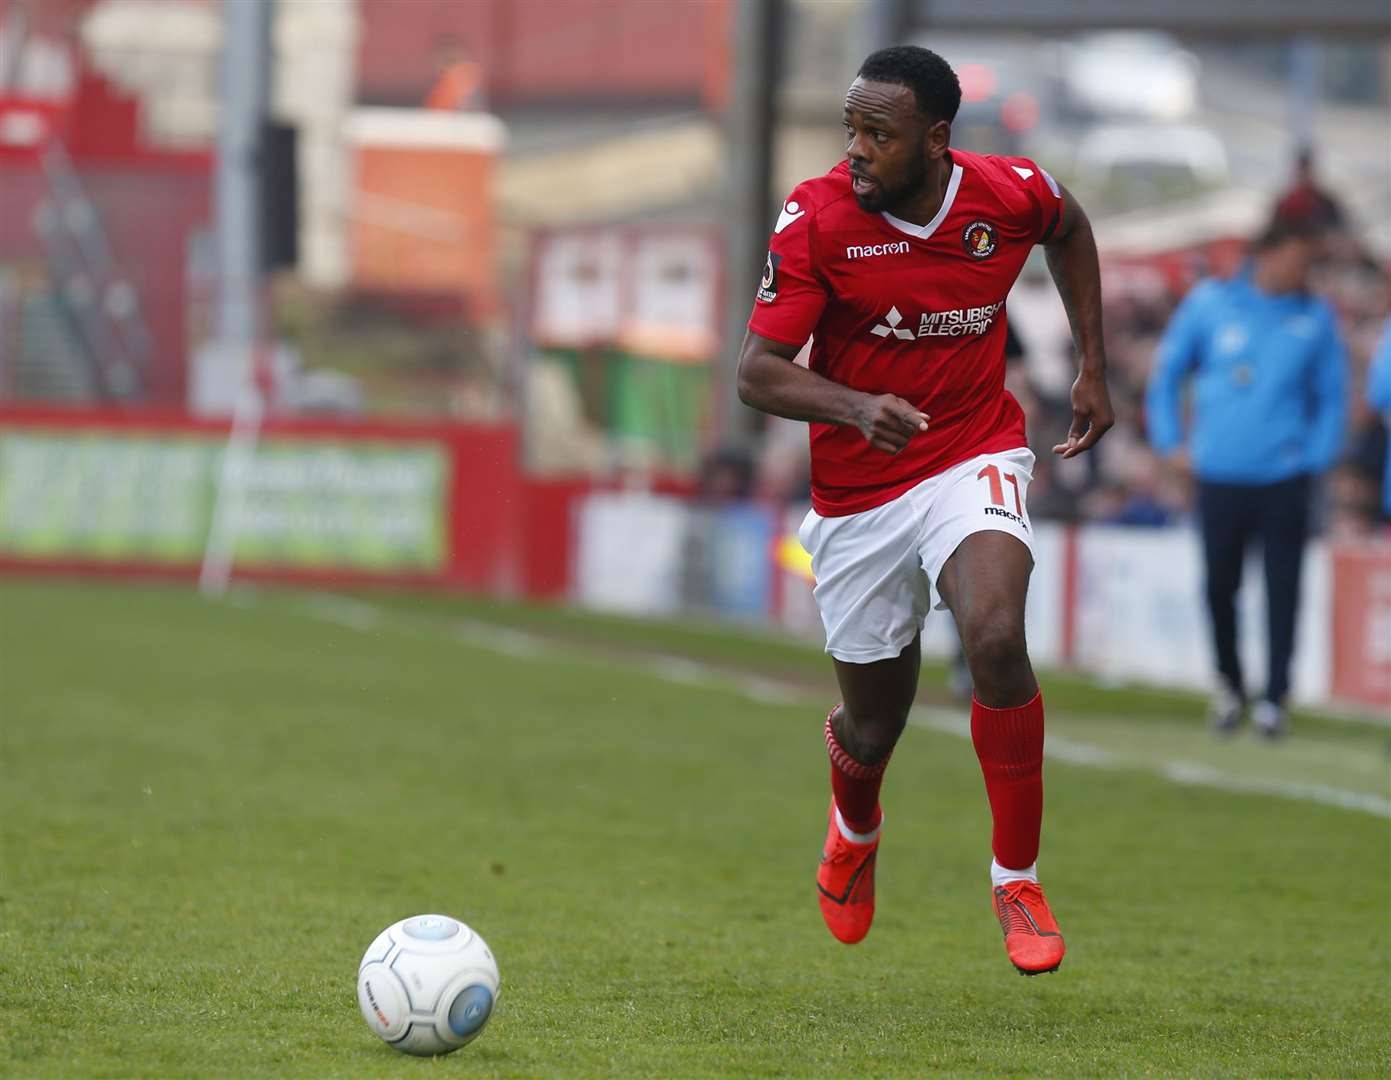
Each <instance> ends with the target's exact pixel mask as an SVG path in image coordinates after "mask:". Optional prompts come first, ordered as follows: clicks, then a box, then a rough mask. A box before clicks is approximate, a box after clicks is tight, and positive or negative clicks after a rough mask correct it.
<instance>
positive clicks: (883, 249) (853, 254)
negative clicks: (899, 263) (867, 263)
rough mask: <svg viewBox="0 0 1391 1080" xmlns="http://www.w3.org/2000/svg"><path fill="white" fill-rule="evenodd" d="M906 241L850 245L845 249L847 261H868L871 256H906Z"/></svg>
mask: <svg viewBox="0 0 1391 1080" xmlns="http://www.w3.org/2000/svg"><path fill="white" fill-rule="evenodd" d="M906 254H908V241H907V240H899V241H897V242H895V243H892V244H851V245H850V246H849V247H847V248H846V249H845V257H846V258H847V259H868V258H869V257H870V256H872V255H906Z"/></svg>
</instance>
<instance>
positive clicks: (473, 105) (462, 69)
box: [425, 36, 483, 112]
mask: <svg viewBox="0 0 1391 1080" xmlns="http://www.w3.org/2000/svg"><path fill="white" fill-rule="evenodd" d="M437 55H438V67H439V72H440V74H439V78H437V79H436V80H435V85H434V86H433V87H432V88H431V89H430V93H429V95H428V96H427V97H426V99H425V107H426V108H427V109H440V110H443V111H445V112H459V111H460V110H467V109H481V108H482V107H483V102H482V96H483V95H482V91H483V68H482V67H481V66H480V65H479V64H478V62H477V61H476V60H474V59H473V57H472V56H471V55H470V53H469V49H468V46H467V45H465V44H464V43H463V42H462V41H460V40H459V39H458V38H456V37H453V36H448V37H445V38H442V39H441V40H440V44H439V49H438V54H437Z"/></svg>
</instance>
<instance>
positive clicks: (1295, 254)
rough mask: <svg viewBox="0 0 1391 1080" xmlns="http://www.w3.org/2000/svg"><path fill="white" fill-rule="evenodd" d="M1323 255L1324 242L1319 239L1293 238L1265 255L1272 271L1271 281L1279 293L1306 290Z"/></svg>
mask: <svg viewBox="0 0 1391 1080" xmlns="http://www.w3.org/2000/svg"><path fill="white" fill-rule="evenodd" d="M1321 255H1322V241H1321V240H1320V239H1319V238H1316V237H1304V236H1298V237H1291V238H1290V239H1288V240H1286V241H1285V242H1284V243H1282V244H1278V245H1276V246H1275V247H1273V248H1271V249H1270V250H1269V251H1267V252H1266V253H1265V258H1266V261H1267V263H1268V264H1269V266H1270V269H1271V274H1270V278H1269V280H1270V281H1271V283H1272V284H1273V285H1274V287H1275V289H1276V290H1277V291H1279V292H1294V291H1295V290H1297V289H1305V288H1307V287H1308V285H1309V275H1310V274H1311V273H1312V272H1313V269H1314V267H1315V266H1316V265H1317V264H1318V262H1319V259H1320V256H1321Z"/></svg>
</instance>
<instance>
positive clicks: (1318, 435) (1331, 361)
mask: <svg viewBox="0 0 1391 1080" xmlns="http://www.w3.org/2000/svg"><path fill="white" fill-rule="evenodd" d="M1320 322H1321V323H1322V329H1323V334H1322V335H1321V336H1322V342H1321V347H1320V348H1319V349H1318V351H1317V352H1316V354H1315V359H1314V363H1315V365H1316V366H1315V368H1314V416H1313V423H1312V424H1311V425H1310V431H1309V461H1310V463H1311V464H1312V465H1313V467H1314V469H1315V470H1316V471H1317V472H1323V471H1325V470H1327V469H1331V468H1332V467H1333V466H1334V465H1335V464H1336V463H1337V460H1338V452H1339V451H1340V450H1341V449H1342V448H1343V432H1344V430H1345V427H1346V424H1347V415H1348V355H1347V350H1346V349H1345V348H1344V347H1343V339H1342V336H1341V335H1340V334H1339V333H1338V324H1337V319H1336V318H1335V316H1334V315H1333V311H1332V309H1331V308H1328V307H1326V306H1325V307H1324V308H1323V311H1322V316H1321V319H1320Z"/></svg>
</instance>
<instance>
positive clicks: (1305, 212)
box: [1275, 146, 1345, 229]
mask: <svg viewBox="0 0 1391 1080" xmlns="http://www.w3.org/2000/svg"><path fill="white" fill-rule="evenodd" d="M1275 216H1276V217H1279V218H1283V219H1285V220H1287V221H1300V222H1305V223H1307V224H1309V225H1313V226H1315V227H1317V228H1321V229H1341V228H1342V227H1343V222H1344V220H1345V218H1344V215H1343V208H1342V207H1341V206H1340V205H1339V203H1338V200H1337V199H1335V198H1334V197H1333V196H1332V195H1330V194H1329V193H1328V192H1327V191H1325V190H1324V189H1323V188H1321V187H1320V186H1319V183H1318V180H1317V179H1315V177H1314V151H1313V150H1312V149H1311V148H1309V147H1307V146H1306V147H1304V148H1303V149H1302V150H1300V151H1299V155H1298V156H1297V157H1296V158H1295V163H1294V183H1293V184H1292V185H1291V186H1290V188H1289V190H1288V191H1286V192H1285V193H1284V194H1283V195H1281V196H1280V200H1279V201H1278V202H1277V203H1276V204H1275Z"/></svg>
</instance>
